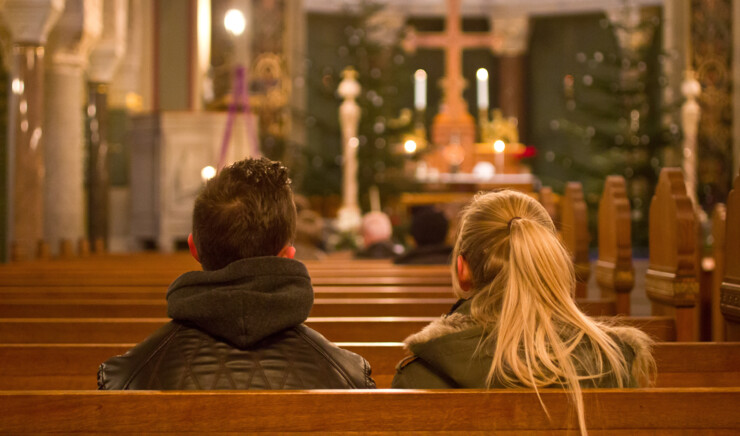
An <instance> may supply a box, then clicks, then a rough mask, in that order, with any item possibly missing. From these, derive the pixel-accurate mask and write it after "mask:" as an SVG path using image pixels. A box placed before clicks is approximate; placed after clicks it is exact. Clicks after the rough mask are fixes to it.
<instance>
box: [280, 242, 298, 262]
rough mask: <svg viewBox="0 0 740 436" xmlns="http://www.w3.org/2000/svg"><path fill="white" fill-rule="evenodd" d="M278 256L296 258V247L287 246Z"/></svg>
mask: <svg viewBox="0 0 740 436" xmlns="http://www.w3.org/2000/svg"><path fill="white" fill-rule="evenodd" d="M277 256H278V257H284V258H286V259H292V258H294V257H295V247H294V246H292V245H286V246H285V247H283V249H282V250H280V252H279V253H278V254H277Z"/></svg>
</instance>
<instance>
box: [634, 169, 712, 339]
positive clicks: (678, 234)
mask: <svg viewBox="0 0 740 436" xmlns="http://www.w3.org/2000/svg"><path fill="white" fill-rule="evenodd" d="M649 220H650V242H649V244H650V265H649V267H648V272H647V276H646V283H645V290H646V292H647V295H648V297H649V298H650V300H651V301H652V304H653V314H655V315H670V316H674V317H675V319H676V330H677V334H678V340H680V341H691V340H696V317H695V312H694V306H695V304H696V298H697V294H698V292H699V285H698V283H697V280H696V233H695V218H694V208H693V205H692V203H691V199H689V197H688V196H687V195H686V186H685V183H684V179H683V173H682V172H681V170H680V169H678V168H664V169H663V170H662V171H661V172H660V177H659V179H658V186H657V188H656V190H655V195H654V196H653V199H652V201H651V203H650V219H649Z"/></svg>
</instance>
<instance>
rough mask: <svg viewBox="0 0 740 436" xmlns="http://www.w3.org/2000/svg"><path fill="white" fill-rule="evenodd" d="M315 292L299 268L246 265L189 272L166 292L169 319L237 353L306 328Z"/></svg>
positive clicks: (278, 261) (260, 260)
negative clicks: (277, 335) (222, 342)
mask: <svg viewBox="0 0 740 436" xmlns="http://www.w3.org/2000/svg"><path fill="white" fill-rule="evenodd" d="M312 306H313V288H312V287H311V279H310V277H309V275H308V270H307V269H306V267H305V265H303V264H302V263H301V262H298V261H296V260H292V259H286V258H282V257H275V256H269V257H253V258H249V259H242V260H238V261H236V262H233V263H231V264H229V265H227V266H226V267H225V268H222V269H220V270H216V271H191V272H187V273H185V274H183V275H181V276H180V277H178V278H177V279H176V280H175V281H174V282H172V284H171V285H170V287H169V289H168V290H167V315H168V316H169V317H171V318H172V319H174V320H177V321H182V322H186V323H190V324H193V325H195V326H196V327H197V328H199V329H201V330H203V331H205V332H206V333H208V334H210V335H212V336H215V337H218V338H221V339H224V340H226V341H227V342H229V343H231V344H233V345H234V346H236V347H238V348H246V347H249V346H250V345H252V344H254V343H256V342H258V341H260V340H261V339H264V338H265V337H267V336H270V335H272V334H274V333H277V332H280V331H282V330H285V329H287V328H290V327H293V326H296V325H299V324H301V323H303V322H304V321H305V320H306V318H308V314H309V312H310V311H311V307H312Z"/></svg>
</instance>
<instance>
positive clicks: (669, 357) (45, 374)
mask: <svg viewBox="0 0 740 436" xmlns="http://www.w3.org/2000/svg"><path fill="white" fill-rule="evenodd" d="M337 345H338V346H340V347H342V348H345V349H347V350H350V351H353V352H355V353H357V354H359V355H361V356H363V357H364V358H365V359H367V361H368V362H369V363H370V366H371V368H372V373H373V378H374V379H375V381H376V383H377V384H378V387H380V388H387V387H390V380H391V379H392V378H393V374H395V367H396V364H397V363H398V362H400V361H401V359H402V358H403V357H404V356H405V355H406V353H407V352H406V351H405V350H404V349H403V348H402V346H401V344H400V343H397V342H381V343H378V342H370V343H357V342H339V343H337ZM133 346H134V344H109V345H106V344H3V345H0V389H1V390H22V389H96V388H97V383H96V378H95V374H96V371H97V368H98V365H99V364H100V363H101V362H104V361H105V360H107V359H108V358H110V357H112V356H115V355H119V354H123V353H125V352H126V351H127V350H128V349H130V348H132V347H133ZM653 353H654V356H655V360H656V363H657V366H658V378H657V382H656V386H657V387H692V386H695V387H699V386H701V387H720V386H740V366H738V364H737V362H739V361H740V344H737V343H695V342H687V343H658V344H656V345H655V348H654V351H653ZM380 380H383V383H384V384H381V383H380Z"/></svg>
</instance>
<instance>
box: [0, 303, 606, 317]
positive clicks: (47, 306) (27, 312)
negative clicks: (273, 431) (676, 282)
mask: <svg viewBox="0 0 740 436" xmlns="http://www.w3.org/2000/svg"><path fill="white" fill-rule="evenodd" d="M456 301H457V300H456V299H454V298H318V299H315V300H314V304H313V307H312V309H311V316H441V315H444V314H446V313H448V312H449V311H450V308H451V307H452V305H453V304H455V302H456ZM594 306H597V305H594ZM594 310H597V307H594ZM166 316H167V302H166V301H165V300H164V299H157V300H11V301H3V302H0V318H136V317H140V318H158V317H166Z"/></svg>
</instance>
